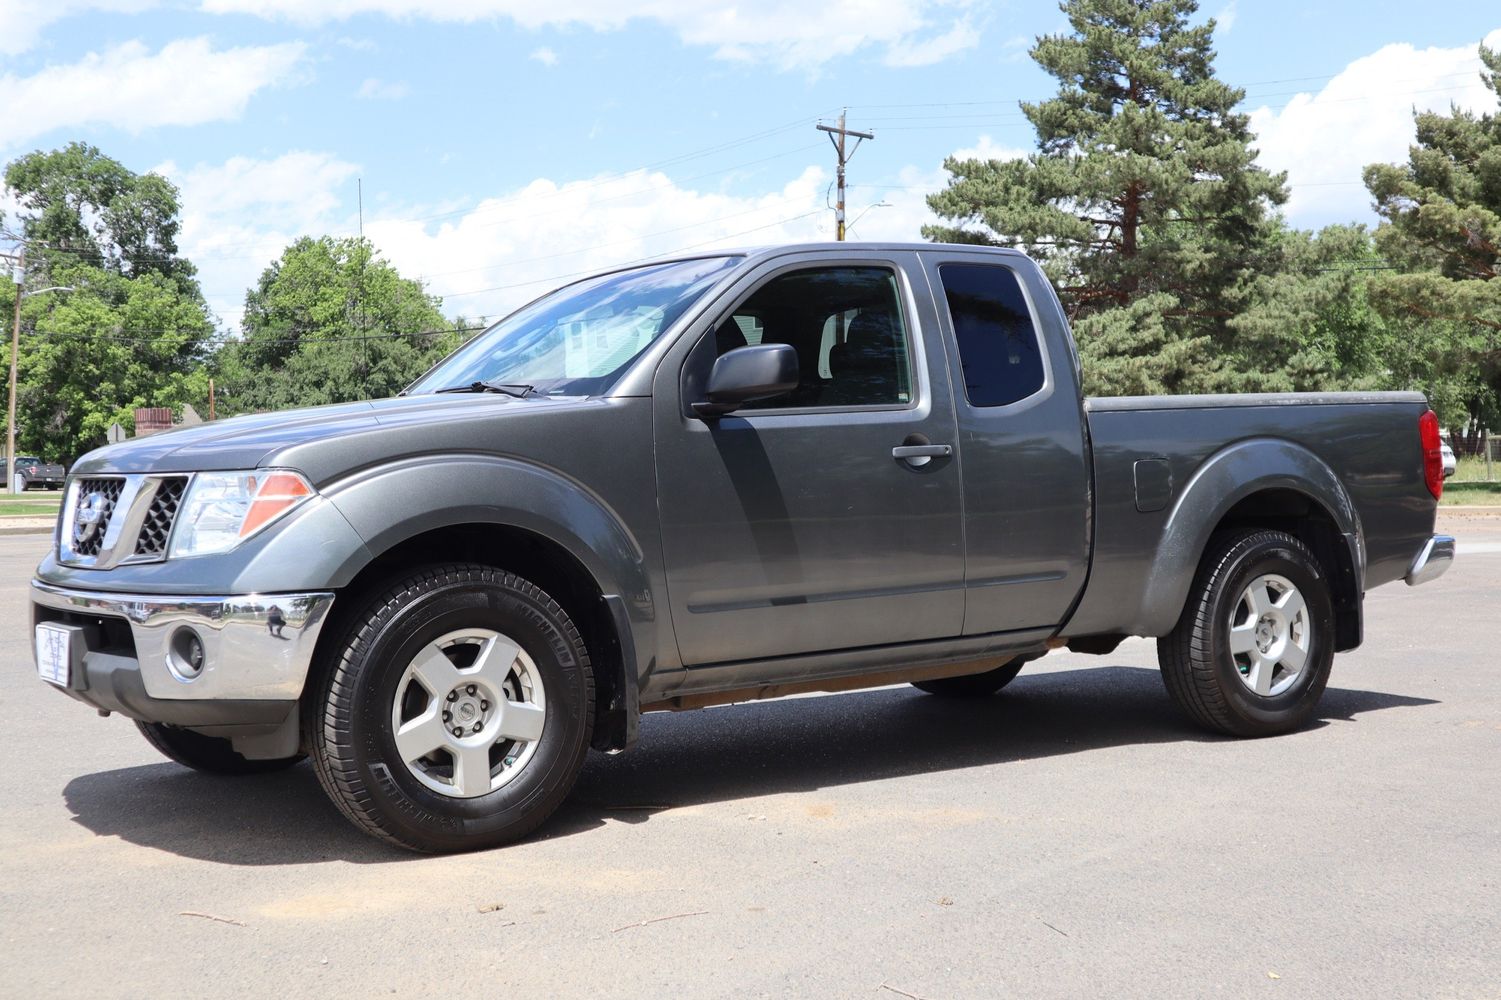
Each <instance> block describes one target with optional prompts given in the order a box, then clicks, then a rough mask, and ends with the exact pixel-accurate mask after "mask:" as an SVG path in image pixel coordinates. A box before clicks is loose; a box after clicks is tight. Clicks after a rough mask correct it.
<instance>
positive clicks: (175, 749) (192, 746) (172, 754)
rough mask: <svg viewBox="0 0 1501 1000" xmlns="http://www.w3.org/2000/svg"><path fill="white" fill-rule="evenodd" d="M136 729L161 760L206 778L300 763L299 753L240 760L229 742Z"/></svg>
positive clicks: (154, 726)
mask: <svg viewBox="0 0 1501 1000" xmlns="http://www.w3.org/2000/svg"><path fill="white" fill-rule="evenodd" d="M136 728H137V729H139V730H140V731H141V735H142V736H144V737H146V742H147V743H150V744H151V745H152V746H154V747H156V749H157V750H159V751H161V754H162V756H164V757H166V758H168V759H169V760H175V761H176V762H177V763H179V764H182V765H183V766H185V767H191V768H192V769H193V770H195V771H203V772H204V773H206V774H265V773H266V772H268V771H280V770H282V769H283V768H287V767H291V766H292V765H293V764H295V763H297V762H298V761H300V760H302V754H300V753H299V754H294V755H292V756H291V757H278V758H276V759H274V760H253V759H251V758H249V757H244V756H241V755H240V753H239V752H238V751H236V750H235V748H234V746H233V745H231V744H230V742H229V740H226V739H223V738H221V737H218V736H205V735H203V734H202V733H195V732H194V731H193V730H191V729H181V728H179V727H177V726H168V725H164V724H162V723H160V722H137V723H136Z"/></svg>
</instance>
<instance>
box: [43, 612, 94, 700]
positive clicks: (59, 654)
mask: <svg viewBox="0 0 1501 1000" xmlns="http://www.w3.org/2000/svg"><path fill="white" fill-rule="evenodd" d="M82 633H83V629H81V628H79V627H78V626H77V625H60V624H58V623H56V622H42V623H41V624H39V625H37V627H36V637H35V640H34V642H33V650H34V652H35V654H36V673H37V676H38V677H40V678H41V679H42V680H44V681H46V682H47V683H48V684H54V685H56V686H57V687H60V688H67V687H72V686H73V682H74V678H76V677H77V670H78V667H79V666H80V661H81V660H82V659H83V634H82Z"/></svg>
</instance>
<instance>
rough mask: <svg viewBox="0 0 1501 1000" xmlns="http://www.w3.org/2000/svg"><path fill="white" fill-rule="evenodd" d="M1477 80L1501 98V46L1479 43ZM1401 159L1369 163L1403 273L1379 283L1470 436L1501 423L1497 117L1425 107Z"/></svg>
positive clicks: (1389, 251) (1448, 413)
mask: <svg viewBox="0 0 1501 1000" xmlns="http://www.w3.org/2000/svg"><path fill="white" fill-rule="evenodd" d="M1480 58H1481V61H1482V62H1483V63H1484V65H1485V67H1486V68H1485V70H1483V71H1482V72H1481V78H1482V79H1483V80H1484V81H1485V83H1486V85H1487V86H1488V87H1490V88H1491V89H1492V90H1494V91H1495V92H1496V95H1497V97H1498V98H1501V51H1494V50H1491V49H1487V48H1486V47H1485V46H1483V45H1482V46H1481V47H1480ZM1415 117H1416V124H1417V135H1416V138H1417V141H1416V143H1415V144H1414V145H1413V146H1412V147H1411V148H1410V149H1409V153H1408V159H1407V162H1406V163H1404V164H1388V163H1376V164H1372V165H1371V166H1368V167H1366V169H1365V182H1366V187H1367V188H1369V189H1370V192H1371V194H1372V196H1374V198H1375V199H1376V210H1377V212H1378V213H1380V215H1381V217H1382V219H1383V220H1384V222H1383V224H1382V225H1381V227H1380V228H1379V229H1378V230H1377V232H1376V242H1377V246H1378V248H1379V249H1380V250H1381V252H1382V253H1383V254H1384V256H1385V257H1386V259H1387V260H1388V261H1389V262H1390V263H1391V264H1392V265H1394V266H1395V267H1397V268H1398V269H1399V271H1398V272H1397V273H1392V274H1389V275H1387V276H1385V277H1383V278H1382V279H1381V280H1379V281H1377V282H1375V283H1374V284H1373V287H1372V299H1373V301H1374V302H1375V303H1376V306H1377V308H1378V309H1380V310H1381V311H1382V312H1383V314H1385V315H1388V316H1392V317H1400V318H1404V319H1406V320H1409V321H1413V322H1414V325H1417V326H1420V327H1421V329H1422V335H1421V338H1420V339H1419V340H1417V341H1416V342H1415V343H1414V345H1413V348H1414V351H1415V353H1417V354H1419V355H1420V356H1422V357H1426V358H1428V359H1429V362H1430V363H1429V364H1428V365H1427V366H1426V370H1425V372H1424V373H1422V374H1419V375H1418V377H1419V378H1421V379H1423V380H1424V381H1425V385H1424V387H1425V388H1427V389H1428V390H1429V392H1430V395H1432V396H1433V397H1434V400H1435V404H1436V405H1438V406H1440V407H1441V409H1440V415H1441V416H1443V417H1444V418H1445V420H1446V422H1447V423H1449V424H1450V426H1451V427H1454V428H1456V429H1458V430H1461V431H1462V432H1465V433H1467V434H1468V436H1469V438H1470V443H1471V444H1473V440H1474V436H1475V435H1477V434H1478V432H1479V429H1480V428H1481V427H1483V426H1492V427H1494V426H1496V425H1497V423H1498V420H1501V280H1498V279H1501V113H1490V114H1479V115H1477V114H1473V113H1471V112H1468V111H1465V110H1462V109H1460V108H1452V109H1451V110H1450V112H1449V113H1448V114H1440V113H1438V112H1419V113H1418V114H1417V115H1416V116H1415Z"/></svg>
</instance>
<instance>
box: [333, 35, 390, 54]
mask: <svg viewBox="0 0 1501 1000" xmlns="http://www.w3.org/2000/svg"><path fill="white" fill-rule="evenodd" d="M334 44H335V45H338V46H340V47H341V48H346V49H349V50H351V51H353V52H379V51H380V46H379V45H378V44H376V41H375V39H373V38H356V37H354V36H352V35H342V36H340V38H339V39H338V41H336V42H335V43H334Z"/></svg>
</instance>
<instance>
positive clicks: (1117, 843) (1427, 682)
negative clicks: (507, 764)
mask: <svg viewBox="0 0 1501 1000" xmlns="http://www.w3.org/2000/svg"><path fill="white" fill-rule="evenodd" d="M1444 526H1445V527H1446V528H1448V530H1451V531H1454V532H1455V533H1457V534H1458V535H1459V537H1460V556H1459V561H1458V562H1457V563H1456V565H1455V567H1454V569H1453V570H1451V572H1450V573H1449V574H1448V575H1447V576H1445V577H1444V578H1442V579H1441V580H1439V581H1437V582H1435V583H1433V584H1429V585H1427V586H1424V587H1421V588H1416V589H1411V588H1407V587H1405V586H1402V585H1400V584H1398V585H1395V586H1391V587H1386V588H1383V589H1380V590H1377V591H1375V592H1373V593H1372V594H1371V595H1370V596H1369V598H1368V601H1367V605H1366V610H1367V619H1366V644H1365V645H1364V646H1363V647H1362V648H1361V649H1360V650H1358V651H1356V652H1354V653H1349V654H1343V655H1341V656H1339V657H1337V658H1336V660H1335V667H1334V676H1333V680H1332V681H1331V683H1330V686H1329V690H1328V693H1327V694H1326V695H1325V697H1324V701H1323V704H1322V710H1321V713H1320V715H1319V719H1318V721H1317V723H1316V724H1314V725H1313V726H1311V727H1310V728H1308V729H1306V730H1304V731H1302V732H1299V733H1296V734H1293V735H1290V736H1285V737H1280V738H1275V739H1268V740H1256V741H1238V740H1229V739H1220V738H1215V737H1210V736H1206V735H1204V734H1201V733H1200V732H1198V731H1197V730H1195V729H1193V728H1192V727H1191V726H1190V725H1188V724H1187V723H1186V722H1185V721H1184V720H1182V719H1181V718H1180V717H1179V716H1178V715H1177V714H1176V712H1175V710H1174V708H1173V706H1172V705H1171V704H1170V703H1169V701H1168V698H1167V695H1166V693H1165V691H1164V690H1163V687H1162V683H1161V681H1160V679H1159V677H1158V675H1157V671H1156V666H1155V648H1154V646H1153V644H1152V643H1150V642H1147V641H1143V640H1131V641H1128V642H1127V643H1126V644H1125V645H1123V646H1122V647H1121V648H1120V649H1119V650H1117V651H1116V652H1115V653H1114V654H1112V655H1110V656H1107V657H1085V656H1079V655H1073V654H1053V655H1050V656H1048V657H1047V658H1046V659H1044V660H1042V661H1040V662H1038V663H1035V664H1029V665H1028V667H1027V669H1026V670H1025V671H1024V672H1023V673H1022V675H1021V677H1020V678H1019V679H1018V680H1017V681H1016V682H1015V683H1013V684H1012V685H1011V687H1009V688H1008V689H1007V690H1006V691H1005V692H1003V693H1002V694H1001V695H999V696H997V697H995V698H992V699H987V700H984V701H979V702H970V703H955V702H951V701H945V700H942V699H938V698H933V697H930V696H926V695H923V694H920V693H919V692H917V691H916V690H914V689H911V688H907V687H902V688H890V689H881V690H876V691H870V692H864V693H855V694H846V695H839V696H830V697H806V698H796V699H790V700H785V701H780V702H769V703H761V704H752V705H740V706H731V707H726V708H717V709H709V710H705V711H699V712H692V713H682V714H676V715H651V716H647V717H646V718H645V720H644V721H643V725H642V735H641V743H640V746H639V747H638V748H637V749H635V750H633V751H631V752H630V753H627V754H624V755H621V756H618V757H605V756H602V755H594V756H593V757H592V758H591V760H590V761H589V763H588V765H587V766H586V768H585V771H584V774H583V776H582V778H581V779H580V781H579V784H578V787H577V789H576V791H575V792H574V795H573V797H572V799H571V800H570V802H569V803H568V804H567V805H565V806H564V808H563V810H562V811H561V812H560V813H559V814H558V815H557V816H556V817H555V818H554V819H553V820H552V821H551V822H550V823H549V824H548V825H547V826H546V827H544V829H543V831H542V832H541V833H540V834H539V835H537V836H536V837H534V838H533V839H532V840H530V841H529V842H527V843H524V844H519V845H515V846H512V847H508V848H504V849H501V850H496V851H490V852H485V853H480V854H470V855H464V856H458V857H442V858H428V857H419V856H415V855H408V854H403V853H399V852H396V851H394V850H391V849H388V848H386V847H384V846H382V845H380V844H378V843H376V842H375V841H373V840H370V839H369V838H367V837H366V836H364V835H362V834H360V833H358V832H357V831H356V830H355V829H354V828H353V827H352V826H350V825H349V824H348V823H347V822H346V821H345V820H344V819H343V818H342V817H340V816H339V815H338V813H337V812H336V811H335V810H334V807H333V806H332V805H331V804H330V803H329V802H328V801H327V800H326V799H325V798H324V796H323V793H322V792H321V790H320V789H319V787H318V784H317V780H316V779H315V777H314V775H313V772H312V769H311V768H310V767H308V766H307V765H306V764H303V765H300V766H298V767H296V768H294V769H292V770H291V771H288V772H284V773H281V774H277V775H270V776H259V777H252V778H242V779H216V778H210V777H206V776H202V775H198V774H195V773H193V772H191V771H188V770H185V769H183V768H180V767H178V766H176V765H174V764H171V763H168V762H166V761H165V760H162V759H161V758H159V757H158V756H157V755H156V754H155V752H154V751H153V750H152V749H151V748H150V747H149V746H148V745H147V744H146V743H145V741H144V740H143V739H141V737H140V736H139V735H138V734H137V733H136V731H135V728H134V727H133V726H132V725H131V724H130V723H129V721H128V720H125V719H122V718H120V717H118V716H116V717H112V718H109V719H101V718H98V717H97V716H96V715H95V714H94V713H93V712H92V711H90V710H89V709H88V708H86V707H85V706H83V705H80V704H78V703H76V702H73V701H71V700H69V699H67V698H65V697H63V696H62V695H61V694H59V693H57V692H55V691H52V690H49V689H48V688H47V686H46V685H45V684H43V683H42V682H40V681H38V680H37V679H36V678H35V675H34V673H33V668H32V666H31V657H30V652H29V641H30V636H29V624H28V618H27V615H28V612H27V604H26V583H27V580H28V578H29V574H30V571H31V568H32V567H33V566H34V565H35V563H36V561H37V560H38V559H39V558H40V557H41V555H42V553H43V551H44V549H45V546H46V544H47V539H46V538H45V537H43V536H13V537H3V538H0V570H3V579H4V580H5V581H6V582H5V583H4V584H0V622H3V623H4V625H5V628H4V629H3V632H0V652H3V665H4V669H3V670H0V718H3V726H0V760H4V762H5V768H4V771H3V774H0V790H3V792H0V794H3V801H4V817H5V819H4V822H3V823H0V955H3V956H4V957H3V961H0V968H3V972H0V995H4V996H14V997H27V998H31V997H40V996H52V997H82V996H90V997H153V998H167V997H194V998H197V997H218V996H225V997H228V996H246V997H278V998H282V997H286V998H290V997H304V996H306V997H319V998H330V997H338V998H365V997H374V996H383V995H385V996H390V995H395V996H421V997H428V996H431V997H456V998H464V997H508V996H515V997H528V998H530V997H550V996H591V997H596V996H597V997H652V996H659V997H687V996H693V997H737V998H739V997H760V996H767V997H869V998H873V1000H880V998H882V997H884V998H886V1000H893V998H897V997H901V996H908V997H921V998H927V1000H939V998H950V997H976V998H979V997H986V998H989V997H998V996H1019V997H1020V996H1025V997H1034V996H1044V997H1046V996H1056V997H1077V996H1083V995H1105V996H1226V997H1255V996H1268V997H1294V996H1296V997H1338V996H1351V997H1371V996H1380V997H1429V996H1431V997H1489V998H1496V997H1501V679H1498V672H1501V633H1498V610H1501V519H1498V518H1457V517H1456V518H1450V519H1449V520H1447V521H1446V522H1445V525H1444Z"/></svg>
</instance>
